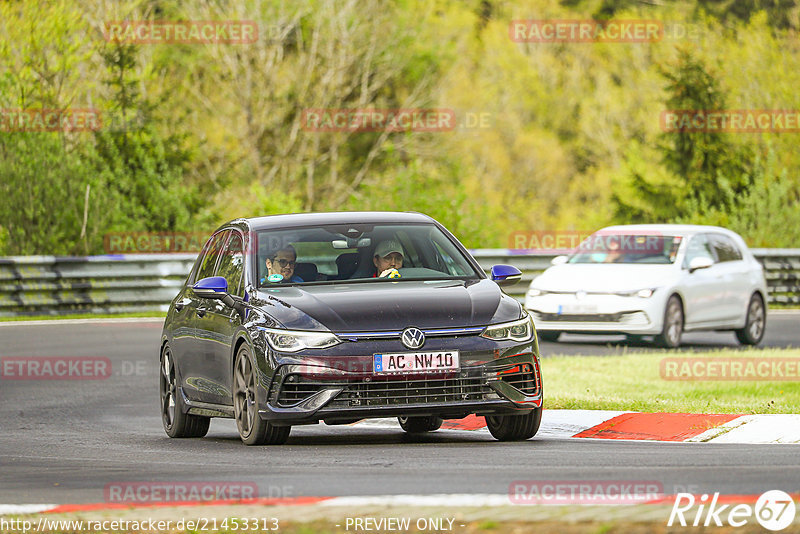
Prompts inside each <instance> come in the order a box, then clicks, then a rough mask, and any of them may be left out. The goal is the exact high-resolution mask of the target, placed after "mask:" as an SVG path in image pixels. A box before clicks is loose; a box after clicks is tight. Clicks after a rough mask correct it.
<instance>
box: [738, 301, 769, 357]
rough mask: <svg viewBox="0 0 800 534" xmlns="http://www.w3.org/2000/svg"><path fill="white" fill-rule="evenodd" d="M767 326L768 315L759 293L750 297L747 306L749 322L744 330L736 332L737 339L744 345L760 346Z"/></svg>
mask: <svg viewBox="0 0 800 534" xmlns="http://www.w3.org/2000/svg"><path fill="white" fill-rule="evenodd" d="M766 324H767V314H766V312H765V310H764V300H763V299H762V298H761V295H759V294H758V293H756V294H754V295H753V296H752V297H750V304H748V305H747V320H746V321H745V323H744V328H741V329H739V330H736V338H737V339H738V340H739V343H741V344H742V345H758V344H759V343H761V340H762V339H764V330H765V327H766Z"/></svg>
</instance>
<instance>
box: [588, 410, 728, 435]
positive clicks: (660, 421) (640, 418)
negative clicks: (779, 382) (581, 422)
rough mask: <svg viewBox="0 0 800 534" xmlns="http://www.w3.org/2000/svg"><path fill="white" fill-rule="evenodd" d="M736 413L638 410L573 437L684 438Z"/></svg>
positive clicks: (714, 425)
mask: <svg viewBox="0 0 800 534" xmlns="http://www.w3.org/2000/svg"><path fill="white" fill-rule="evenodd" d="M739 417H742V416H741V415H738V414H692V413H639V412H631V413H626V414H623V415H618V416H617V417H613V418H611V419H609V420H608V421H605V422H603V423H600V424H599V425H596V426H594V427H592V428H589V429H587V430H584V431H583V432H579V433H578V434H575V435H574V436H573V437H575V438H600V439H630V440H647V441H686V440H687V439H691V438H693V437H695V436H698V435H700V434H702V433H704V432H706V431H708V430H710V429H712V428H716V427H718V426H720V425H724V424H725V423H729V422H731V421H733V420H734V419H738V418H739Z"/></svg>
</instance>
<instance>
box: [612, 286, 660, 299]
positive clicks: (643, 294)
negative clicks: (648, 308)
mask: <svg viewBox="0 0 800 534" xmlns="http://www.w3.org/2000/svg"><path fill="white" fill-rule="evenodd" d="M655 292H656V290H655V289H653V288H647V289H639V290H638V291H619V292H617V293H615V295H619V296H620V297H640V298H643V299H649V298H650V297H652V296H653V293H655Z"/></svg>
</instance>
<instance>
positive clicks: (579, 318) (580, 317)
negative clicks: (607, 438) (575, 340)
mask: <svg viewBox="0 0 800 534" xmlns="http://www.w3.org/2000/svg"><path fill="white" fill-rule="evenodd" d="M532 315H533V322H534V324H535V323H536V322H553V323H556V322H562V323H621V324H626V325H644V324H647V323H648V321H649V318H648V317H647V314H646V313H644V312H641V311H637V312H620V313H593V314H566V313H562V314H558V313H543V312H533V313H532Z"/></svg>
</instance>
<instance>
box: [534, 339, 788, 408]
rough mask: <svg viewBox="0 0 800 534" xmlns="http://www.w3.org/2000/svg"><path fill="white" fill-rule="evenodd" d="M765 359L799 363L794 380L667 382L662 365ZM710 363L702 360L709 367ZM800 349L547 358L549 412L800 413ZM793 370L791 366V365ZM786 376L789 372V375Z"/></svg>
mask: <svg viewBox="0 0 800 534" xmlns="http://www.w3.org/2000/svg"><path fill="white" fill-rule="evenodd" d="M665 358H668V359H670V360H673V361H674V360H677V361H678V362H679V363H680V361H681V360H682V359H683V358H691V359H692V360H695V361H696V360H701V361H702V360H706V359H712V358H713V359H715V360H723V361H724V360H727V359H730V360H737V359H741V358H746V359H748V360H750V359H752V361H753V362H755V363H757V362H760V361H763V360H765V359H769V360H770V361H772V360H777V359H787V360H793V361H794V362H795V372H794V379H793V380H784V381H763V380H752V379H748V380H724V381H723V380H697V379H695V380H686V379H680V380H666V379H664V378H662V366H661V361H662V360H663V359H665ZM704 363H705V362H703V364H704ZM798 363H800V349H751V350H745V351H741V350H736V351H733V350H719V351H714V352H702V353H697V352H680V353H677V352H676V353H665V352H640V353H635V354H625V355H620V356H560V355H556V356H550V357H547V358H544V359H542V377H543V379H544V391H545V408H547V409H570V410H577V409H580V410H629V411H637V412H679V413H741V414H755V413H758V414H768V413H797V407H798V406H800V376H799V375H800V369H798V366H797V364H798ZM786 369H790V367H788V366H787V367H786ZM786 374H787V375H788V374H789V373H786Z"/></svg>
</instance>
